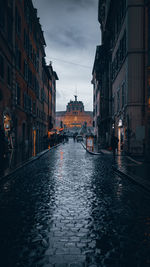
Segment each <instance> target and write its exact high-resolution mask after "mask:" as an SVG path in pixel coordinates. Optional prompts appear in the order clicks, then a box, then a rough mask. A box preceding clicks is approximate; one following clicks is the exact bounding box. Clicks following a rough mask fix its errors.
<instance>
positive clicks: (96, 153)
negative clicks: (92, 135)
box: [81, 142, 103, 155]
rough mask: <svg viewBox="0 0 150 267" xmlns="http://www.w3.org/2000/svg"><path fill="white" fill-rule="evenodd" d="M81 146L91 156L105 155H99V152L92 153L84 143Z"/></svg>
mask: <svg viewBox="0 0 150 267" xmlns="http://www.w3.org/2000/svg"><path fill="white" fill-rule="evenodd" d="M81 145H82V146H83V148H84V149H85V150H86V151H87V152H88V153H89V154H91V155H103V153H102V152H101V153H98V152H92V151H89V150H88V149H87V148H86V146H85V145H84V143H82V142H81Z"/></svg>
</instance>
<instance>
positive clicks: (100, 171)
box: [0, 140, 150, 267]
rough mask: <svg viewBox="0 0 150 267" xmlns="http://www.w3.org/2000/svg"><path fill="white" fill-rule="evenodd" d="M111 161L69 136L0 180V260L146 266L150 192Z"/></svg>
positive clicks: (25, 265) (26, 265) (10, 264)
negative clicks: (119, 172)
mask: <svg viewBox="0 0 150 267" xmlns="http://www.w3.org/2000/svg"><path fill="white" fill-rule="evenodd" d="M113 164H114V162H113V159H112V158H111V157H110V156H108V158H107V157H106V156H105V157H104V156H103V155H99V156H98V155H96V156H93V155H90V154H89V153H87V152H86V151H85V150H84V148H83V147H82V146H81V144H80V143H74V142H73V141H72V140H70V141H69V143H68V144H65V145H61V146H59V147H58V148H57V149H56V150H53V151H50V152H48V153H47V154H45V155H44V156H43V157H41V158H40V159H39V160H37V161H36V162H33V163H31V164H30V165H29V166H28V167H24V168H23V169H22V170H19V171H18V172H16V173H15V174H14V175H13V176H12V177H11V179H10V180H9V181H7V182H6V183H5V184H3V185H1V187H0V214H1V220H0V240H1V242H0V251H1V255H2V256H1V266H2V267H5V266H6V267H18V266H19V267H39V266H40V267H47V266H49V267H57V266H58V267H63V266H65V267H76V266H77V267H101V266H102V267H105V266H106V267H107V266H108V267H109V266H110V267H111V266H114V267H126V266H139V267H145V266H148V264H149V262H150V251H149V248H150V239H149V236H150V219H149V214H150V206H149V203H150V196H149V194H148V193H146V192H145V191H144V190H143V189H142V188H139V187H138V186H137V185H135V184H133V183H131V182H130V181H129V180H126V179H122V178H121V177H119V176H118V175H117V174H115V173H114V171H113V169H112V165H113ZM3 263H4V264H3Z"/></svg>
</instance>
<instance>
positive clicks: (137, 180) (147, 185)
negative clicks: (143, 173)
mask: <svg viewBox="0 0 150 267" xmlns="http://www.w3.org/2000/svg"><path fill="white" fill-rule="evenodd" d="M112 169H113V171H114V172H115V173H117V174H118V175H119V176H120V177H126V178H127V179H129V180H130V181H132V182H133V183H135V184H137V185H139V186H141V187H143V189H145V190H146V191H148V192H150V183H149V182H147V181H146V180H143V179H142V178H141V177H139V176H136V175H134V174H132V175H130V174H128V173H125V172H123V171H121V170H119V169H117V168H116V167H115V166H112Z"/></svg>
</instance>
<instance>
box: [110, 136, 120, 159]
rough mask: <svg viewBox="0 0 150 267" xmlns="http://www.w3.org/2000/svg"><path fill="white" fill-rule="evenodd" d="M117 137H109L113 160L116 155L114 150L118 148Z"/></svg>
mask: <svg viewBox="0 0 150 267" xmlns="http://www.w3.org/2000/svg"><path fill="white" fill-rule="evenodd" d="M118 142H119V140H118V137H116V136H115V135H114V134H113V135H112V137H111V147H112V151H113V156H114V158H115V155H116V148H117V147H118Z"/></svg>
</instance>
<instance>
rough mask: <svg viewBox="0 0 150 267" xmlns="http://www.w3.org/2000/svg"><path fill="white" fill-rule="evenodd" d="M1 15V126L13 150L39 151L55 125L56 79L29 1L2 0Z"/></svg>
mask: <svg viewBox="0 0 150 267" xmlns="http://www.w3.org/2000/svg"><path fill="white" fill-rule="evenodd" d="M0 12H1V13H2V14H1V15H2V16H1V19H0V38H1V39H0V46H1V47H0V48H1V50H0V51H1V52H0V61H1V63H2V64H0V65H1V66H2V67H0V113H1V118H0V124H1V126H2V127H4V130H5V135H6V136H7V137H8V140H9V142H10V143H11V145H12V146H13V147H21V146H23V147H24V146H28V147H33V146H34V147H33V149H34V151H35V146H36V149H37V150H39V149H40V143H42V140H43V137H44V136H45V135H46V134H47V133H48V130H49V128H50V127H53V126H54V125H52V124H50V123H49V121H50V118H51V120H52V121H55V118H54V116H55V112H54V110H55V101H56V99H55V94H56V79H58V77H57V74H56V72H54V70H53V67H52V65H51V64H50V65H49V66H47V65H46V63H45V56H46V55H45V46H46V43H45V39H44V34H43V31H42V29H41V25H40V22H39V18H38V17H37V10H36V9H35V8H34V6H33V4H32V1H31V0H26V1H25V0H23V1H19V0H15V1H12V0H7V1H3V0H2V5H1V9H0ZM9 39H10V40H9Z"/></svg>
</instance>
